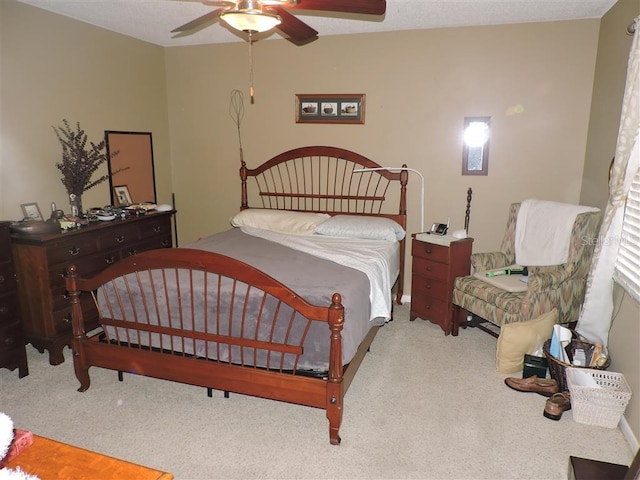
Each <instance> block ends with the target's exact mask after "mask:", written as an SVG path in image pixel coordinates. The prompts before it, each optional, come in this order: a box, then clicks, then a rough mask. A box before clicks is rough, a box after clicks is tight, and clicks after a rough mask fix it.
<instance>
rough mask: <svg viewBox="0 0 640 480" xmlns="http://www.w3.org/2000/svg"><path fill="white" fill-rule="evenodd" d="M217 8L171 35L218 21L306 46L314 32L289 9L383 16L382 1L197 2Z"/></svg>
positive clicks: (313, 36)
mask: <svg viewBox="0 0 640 480" xmlns="http://www.w3.org/2000/svg"><path fill="white" fill-rule="evenodd" d="M201 3H203V4H205V5H211V6H215V7H219V8H217V9H215V10H213V11H211V12H209V13H206V14H204V15H202V16H201V17H198V18H196V19H195V20H192V21H190V22H188V23H185V24H184V25H182V26H180V27H178V28H175V29H173V30H171V33H184V32H188V31H190V30H193V29H195V28H198V27H200V26H201V25H204V24H206V23H208V22H211V21H214V20H217V19H218V18H219V19H221V20H223V21H224V22H226V23H227V24H229V25H230V26H231V27H232V28H235V29H236V30H240V31H244V32H248V33H250V34H253V33H258V32H265V31H267V30H271V29H272V28H276V29H278V30H280V31H281V32H282V33H283V34H285V35H286V36H287V37H288V40H290V41H292V42H293V43H296V44H304V43H308V42H310V41H312V40H315V39H316V38H317V36H318V32H317V30H315V29H314V28H311V27H310V26H309V25H307V24H306V23H304V22H303V21H302V20H299V19H298V18H297V17H295V16H294V15H293V14H291V13H289V11H290V10H315V11H323V12H338V13H350V14H365V15H384V13H385V10H386V5H387V2H386V0H237V1H231V0H201Z"/></svg>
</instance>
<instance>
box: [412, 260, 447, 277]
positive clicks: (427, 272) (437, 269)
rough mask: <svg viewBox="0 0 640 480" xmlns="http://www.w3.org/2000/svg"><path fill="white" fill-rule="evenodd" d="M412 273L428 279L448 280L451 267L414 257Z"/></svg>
mask: <svg viewBox="0 0 640 480" xmlns="http://www.w3.org/2000/svg"><path fill="white" fill-rule="evenodd" d="M411 273H413V275H422V276H425V277H428V278H438V279H441V280H446V278H447V275H448V273H449V266H448V265H447V264H446V263H438V262H434V261H433V260H426V259H424V258H420V257H413V265H412V266H411Z"/></svg>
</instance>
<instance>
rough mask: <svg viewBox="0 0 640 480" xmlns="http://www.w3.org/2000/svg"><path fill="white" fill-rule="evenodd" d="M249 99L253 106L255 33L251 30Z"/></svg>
mask: <svg viewBox="0 0 640 480" xmlns="http://www.w3.org/2000/svg"><path fill="white" fill-rule="evenodd" d="M249 97H250V98H251V105H253V104H254V99H253V32H252V31H251V30H249Z"/></svg>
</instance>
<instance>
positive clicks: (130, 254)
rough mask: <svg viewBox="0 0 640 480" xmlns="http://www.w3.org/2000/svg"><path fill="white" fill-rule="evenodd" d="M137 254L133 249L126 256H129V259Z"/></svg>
mask: <svg viewBox="0 0 640 480" xmlns="http://www.w3.org/2000/svg"><path fill="white" fill-rule="evenodd" d="M137 253H138V251H137V250H136V249H135V248H133V249H131V250H129V251H128V252H127V255H129V256H130V257H133V256H134V255H135V254H137Z"/></svg>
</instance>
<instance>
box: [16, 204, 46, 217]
mask: <svg viewBox="0 0 640 480" xmlns="http://www.w3.org/2000/svg"><path fill="white" fill-rule="evenodd" d="M20 208H22V214H23V215H24V218H27V219H29V220H44V218H42V213H40V207H38V204H37V203H23V204H21V205H20Z"/></svg>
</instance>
